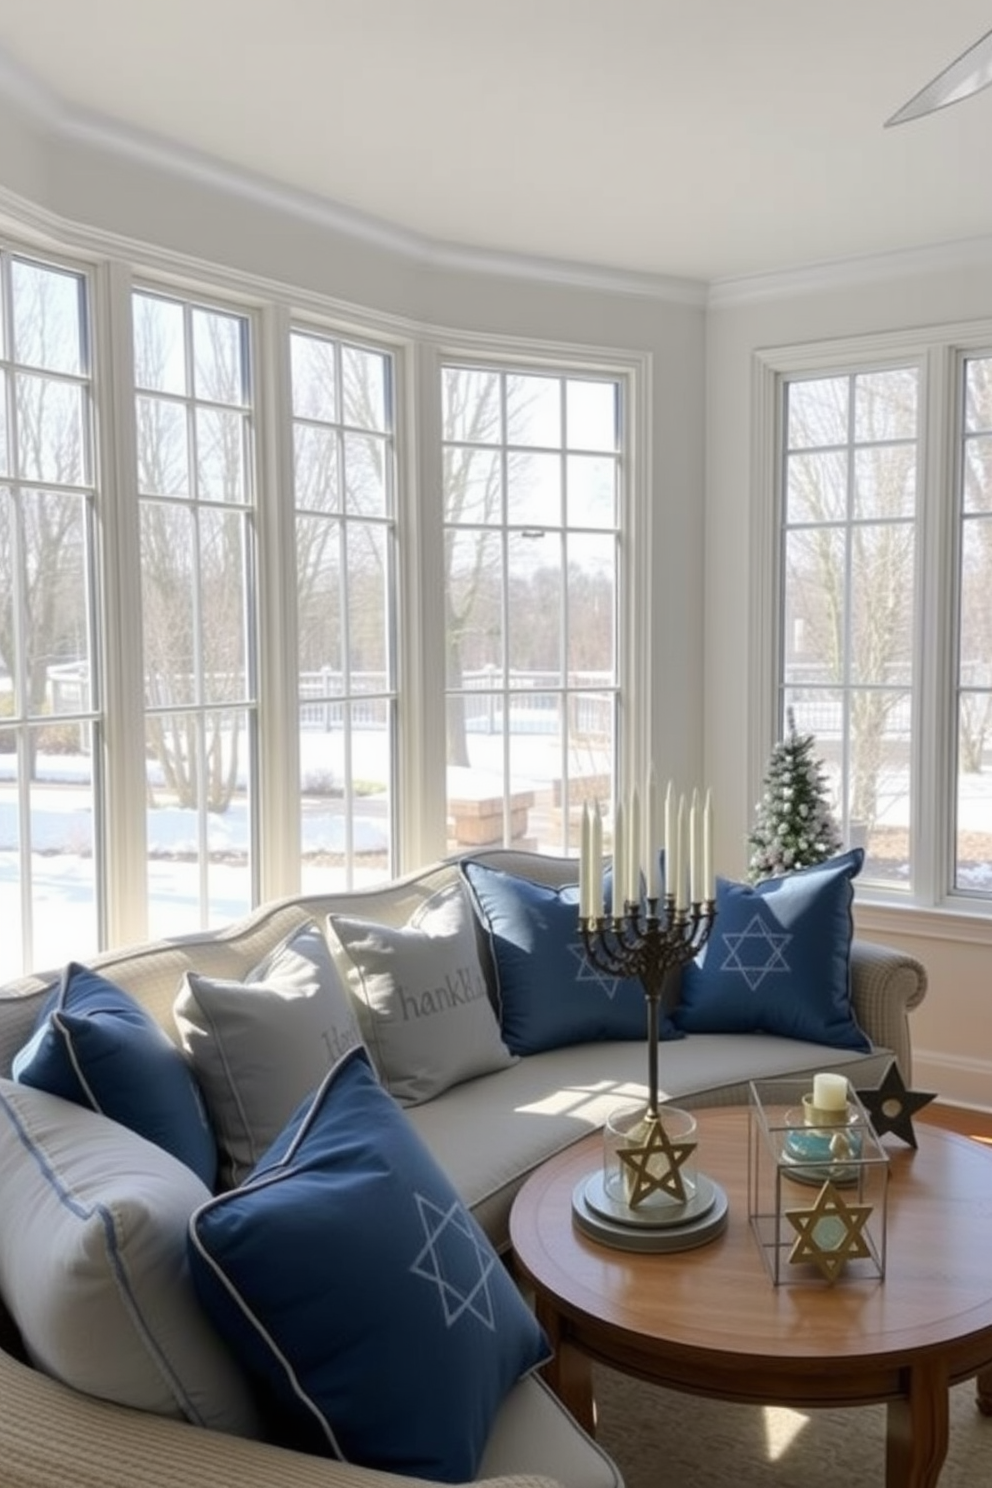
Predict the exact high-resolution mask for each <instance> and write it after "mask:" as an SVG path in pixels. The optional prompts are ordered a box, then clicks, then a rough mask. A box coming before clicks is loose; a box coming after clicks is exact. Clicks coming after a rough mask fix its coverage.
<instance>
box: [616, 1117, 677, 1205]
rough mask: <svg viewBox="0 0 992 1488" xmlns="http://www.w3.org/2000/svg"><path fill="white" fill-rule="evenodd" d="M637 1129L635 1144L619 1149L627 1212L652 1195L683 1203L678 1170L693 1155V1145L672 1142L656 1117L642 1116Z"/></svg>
mask: <svg viewBox="0 0 992 1488" xmlns="http://www.w3.org/2000/svg"><path fill="white" fill-rule="evenodd" d="M637 1130H638V1138H639V1139H638V1143H637V1145H636V1146H634V1145H630V1146H627V1147H621V1149H620V1153H619V1157H620V1165H621V1168H622V1170H623V1172H624V1187H625V1188H626V1190H627V1202H628V1204H629V1205H630V1207H631V1209H636V1208H637V1206H638V1204H643V1202H644V1200H645V1199H647V1198H649V1197H650V1196H651V1194H653V1193H667V1194H669V1195H670V1196H671V1197H672V1198H673V1199H676V1200H677V1201H678V1202H679V1203H680V1204H684V1203H685V1201H686V1193H685V1184H684V1183H683V1181H682V1174H681V1173H680V1172H679V1169H680V1168H681V1166H682V1164H683V1163H684V1162H686V1161H687V1160H688V1158H689V1157H690V1155H691V1154H692V1153H693V1152H695V1150H696V1143H695V1142H673V1141H672V1139H671V1137H670V1136H669V1135H668V1132H667V1131H666V1130H665V1124H664V1122H663V1121H662V1119H661V1117H660V1116H648V1117H646V1118H645V1120H644V1122H643V1123H642V1124H641V1125H640V1126H639V1127H638V1128H637Z"/></svg>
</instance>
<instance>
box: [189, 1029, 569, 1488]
mask: <svg viewBox="0 0 992 1488" xmlns="http://www.w3.org/2000/svg"><path fill="white" fill-rule="evenodd" d="M189 1254H190V1267H191V1271H192V1275H193V1282H194V1285H195V1287H196V1290H197V1292H198V1294H199V1297H200V1300H201V1303H202V1305H203V1306H204V1308H205V1309H206V1311H207V1314H208V1316H209V1317H210V1318H211V1319H212V1321H213V1323H214V1326H215V1327H216V1328H217V1329H218V1331H219V1332H220V1334H221V1336H222V1337H223V1338H225V1339H226V1341H227V1343H228V1344H229V1346H230V1347H231V1348H232V1350H233V1352H234V1355H235V1357H236V1358H237V1359H239V1360H240V1362H241V1363H242V1365H243V1366H244V1367H245V1368H246V1369H247V1370H248V1372H249V1374H250V1375H251V1376H252V1377H253V1378H254V1379H255V1380H256V1382H257V1383H258V1386H259V1389H260V1392H261V1395H262V1397H263V1402H264V1404H265V1405H266V1407H267V1408H268V1411H269V1414H270V1415H272V1416H273V1417H274V1418H276V1419H279V1420H280V1421H281V1423H282V1425H283V1428H284V1431H285V1428H286V1427H291V1428H292V1429H291V1434H290V1435H289V1436H288V1440H289V1442H290V1443H291V1444H292V1445H294V1446H296V1447H298V1448H300V1449H301V1450H305V1451H314V1452H320V1453H322V1454H323V1455H324V1456H336V1457H339V1458H341V1459H342V1460H344V1461H346V1462H355V1463H360V1464H362V1465H365V1466H368V1467H376V1468H382V1469H386V1470H388V1471H391V1472H399V1473H408V1474H412V1475H414V1476H418V1477H428V1478H437V1479H441V1480H443V1481H445V1482H464V1481H467V1480H468V1479H471V1478H473V1477H475V1476H476V1473H477V1470H478V1467H479V1463H480V1460H481V1457H482V1452H483V1449H484V1447H485V1445H486V1441H487V1438H488V1436H489V1433H490V1429H491V1427H492V1423H493V1420H494V1418H495V1416H496V1413H497V1411H498V1410H499V1407H500V1404H501V1402H502V1401H503V1398H504V1396H505V1395H506V1394H507V1393H508V1392H509V1390H510V1389H511V1388H512V1387H513V1385H514V1384H515V1383H516V1381H517V1380H518V1379H520V1378H521V1377H522V1376H523V1375H525V1374H527V1373H528V1372H529V1371H530V1370H532V1369H534V1368H535V1367H536V1366H537V1365H538V1364H540V1363H542V1362H543V1361H544V1360H545V1359H547V1357H548V1352H549V1351H548V1346H547V1341H546V1339H545V1337H544V1334H543V1332H542V1331H541V1329H540V1327H539V1326H538V1324H537V1322H536V1320H535V1318H534V1316H533V1314H532V1312H531V1311H530V1309H529V1308H528V1306H527V1305H526V1303H525V1302H524V1301H523V1298H522V1297H521V1296H520V1293H519V1292H518V1291H517V1288H516V1287H515V1285H514V1283H513V1281H512V1280H511V1279H510V1276H509V1273H508V1272H507V1270H506V1268H505V1267H504V1266H503V1264H502V1262H501V1261H500V1259H499V1257H498V1256H497V1255H496V1252H495V1251H494V1250H493V1248H492V1246H491V1245H490V1243H489V1241H488V1240H487V1239H486V1236H485V1235H484V1234H483V1232H482V1230H481V1229H480V1228H479V1226H478V1224H477V1223H476V1221H475V1220H474V1219H473V1218H472V1216H471V1215H470V1214H469V1213H468V1211H467V1210H466V1209H465V1207H464V1205H463V1204H462V1202H461V1200H460V1199H459V1197H458V1195H457V1194H456V1192H455V1190H454V1188H453V1187H452V1185H451V1182H450V1180H449V1179H448V1178H447V1177H446V1176H445V1174H444V1173H443V1172H442V1170H441V1169H440V1168H439V1166H438V1165H437V1163H436V1162H435V1160H434V1158H433V1157H432V1156H431V1154H430V1153H429V1152H428V1151H427V1149H426V1147H425V1146H424V1145H423V1143H422V1141H421V1139H420V1137H419V1136H418V1134H417V1132H416V1131H415V1130H414V1128H413V1126H412V1125H411V1124H410V1122H409V1121H408V1120H407V1118H406V1116H405V1115H404V1114H403V1111H402V1110H401V1108H400V1107H399V1106H398V1105H397V1103H396V1102H395V1100H394V1099H393V1097H392V1096H391V1095H389V1094H388V1093H387V1092H386V1091H385V1090H384V1089H383V1088H382V1086H381V1085H380V1084H379V1082H378V1080H377V1078H376V1076H375V1074H374V1073H373V1071H372V1068H371V1066H370V1064H369V1059H368V1054H367V1052H366V1051H365V1049H363V1048H356V1049H353V1050H351V1051H349V1052H348V1053H347V1054H345V1055H344V1056H343V1058H342V1059H341V1060H339V1062H338V1063H337V1064H336V1065H335V1066H334V1067H333V1068H332V1069H331V1070H330V1072H329V1073H328V1075H327V1077H326V1078H325V1080H324V1081H323V1082H322V1084H321V1085H320V1086H319V1087H318V1089H317V1091H316V1093H315V1095H314V1096H313V1098H312V1100H310V1101H309V1102H306V1103H304V1104H303V1105H302V1106H301V1107H300V1109H299V1110H298V1111H297V1112H296V1114H295V1115H294V1117H293V1118H292V1120H291V1121H290V1123H289V1125H288V1126H287V1128H286V1130H285V1132H284V1133H283V1134H282V1136H281V1137H279V1138H278V1139H277V1140H276V1142H275V1143H273V1145H272V1147H271V1148H270V1149H269V1151H268V1152H267V1153H266V1155H265V1157H264V1158H263V1159H262V1161H261V1162H260V1163H259V1164H258V1166H257V1167H256V1168H255V1170H254V1171H253V1173H252V1174H251V1175H250V1177H249V1178H248V1179H247V1180H246V1182H245V1184H244V1185H243V1186H242V1187H241V1188H239V1189H234V1190H232V1191H230V1192H228V1193H225V1194H221V1195H219V1196H218V1197H217V1198H215V1199H211V1200H210V1201H209V1202H208V1203H206V1204H204V1205H203V1206H202V1207H201V1208H199V1209H197V1210H195V1211H194V1213H193V1215H192V1217H191V1219H190V1243H189Z"/></svg>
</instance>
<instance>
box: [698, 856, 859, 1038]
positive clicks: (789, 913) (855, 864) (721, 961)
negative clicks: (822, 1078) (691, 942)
mask: <svg viewBox="0 0 992 1488" xmlns="http://www.w3.org/2000/svg"><path fill="white" fill-rule="evenodd" d="M863 860H864V852H863V850H862V849H861V848H860V847H858V848H854V849H852V851H851V852H848V853H843V854H841V855H840V856H838V857H834V858H830V859H828V860H827V862H825V863H818V864H816V865H815V866H814V867H811V868H802V869H799V870H797V871H796V872H795V873H788V874H785V875H784V876H783V877H781V878H769V879H765V881H764V882H762V883H759V884H755V885H753V886H752V885H750V884H740V883H732V882H730V881H729V880H728V879H723V878H719V879H717V889H716V920H715V922H714V926H713V930H712V933H711V935H710V939H709V941H708V943H707V944H706V946H705V947H704V948H703V950H702V952H701V953H700V955H699V956H698V957H697V959H696V960H695V961H694V962H691V963H690V964H689V965H688V966H687V967H685V969H684V971H683V973H682V991H681V999H680V1002H679V1005H678V1007H677V1008H676V1010H675V1014H674V1016H675V1020H676V1022H677V1023H678V1025H679V1027H680V1028H681V1029H683V1030H684V1031H685V1032H686V1033H774V1034H779V1035H781V1036H782V1037H784V1038H795V1039H805V1040H807V1041H809V1042H811V1043H816V1044H829V1045H830V1046H832V1047H834V1048H838V1049H861V1050H865V1051H868V1050H870V1049H871V1043H870V1041H869V1040H868V1039H867V1038H866V1037H865V1035H864V1033H862V1031H861V1029H860V1028H859V1027H858V1025H857V1023H856V1021H855V1018H854V1012H853V1010H852V1007H851V937H852V934H853V923H852V918H851V906H852V903H853V900H854V885H853V882H852V880H853V879H854V878H855V876H856V875H857V873H858V872H859V870H860V868H861V864H862V862H863Z"/></svg>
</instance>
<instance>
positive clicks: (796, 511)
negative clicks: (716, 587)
mask: <svg viewBox="0 0 992 1488" xmlns="http://www.w3.org/2000/svg"><path fill="white" fill-rule="evenodd" d="M918 393H919V373H918V370H917V368H915V367H912V366H909V367H898V368H888V369H883V370H871V371H864V372H857V373H852V374H843V375H839V376H833V377H816V378H805V379H802V378H798V379H794V380H791V381H789V380H786V381H785V383H784V397H785V417H784V420H783V427H784V429H785V446H784V449H783V455H782V458H783V491H784V501H783V528H782V544H781V554H782V560H781V561H782V567H781V596H782V630H781V657H782V660H781V676H780V692H779V698H780V716H779V728H780V731H784V728H785V721H786V717H787V712H788V710H789V709H790V708H791V709H792V710H793V712H794V714H795V720H796V725H797V727H798V728H799V729H800V731H801V732H809V733H813V734H814V735H815V737H816V754H817V757H818V758H819V759H822V761H823V764H824V768H825V772H826V776H827V780H828V783H829V787H830V790H831V795H832V805H833V808H834V810H835V812H836V815H837V818H838V821H839V822H840V824H841V829H842V834H843V837H844V840H845V842H847V843H848V845H850V846H856V845H860V846H863V847H864V848H865V853H866V855H865V866H864V869H863V870H862V874H861V881H862V882H876V883H878V884H884V885H885V887H886V888H888V889H898V890H903V891H906V890H910V889H911V888H912V872H911V862H910V837H911V826H912V822H911V809H910V808H911V801H912V781H911V761H912V713H913V689H914V685H915V667H914V657H913V639H914V620H915V607H916V601H915V564H916V555H915V518H916V471H917V467H918V451H917V442H918V412H917V404H918Z"/></svg>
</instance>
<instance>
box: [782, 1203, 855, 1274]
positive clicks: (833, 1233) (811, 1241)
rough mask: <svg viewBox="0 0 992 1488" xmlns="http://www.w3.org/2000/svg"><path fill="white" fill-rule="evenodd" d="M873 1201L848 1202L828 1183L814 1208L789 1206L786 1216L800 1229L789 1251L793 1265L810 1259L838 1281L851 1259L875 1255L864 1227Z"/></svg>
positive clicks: (790, 1262) (795, 1228) (796, 1229)
mask: <svg viewBox="0 0 992 1488" xmlns="http://www.w3.org/2000/svg"><path fill="white" fill-rule="evenodd" d="M870 1214H871V1205H870V1204H845V1202H844V1200H843V1198H842V1197H841V1195H840V1193H839V1192H838V1190H837V1189H836V1188H835V1187H834V1185H833V1184H832V1183H829V1182H828V1183H825V1184H824V1185H823V1187H822V1188H821V1189H820V1192H819V1193H818V1194H817V1196H816V1203H815V1204H814V1205H813V1207H812V1209H787V1210H786V1212H785V1217H786V1219H787V1220H788V1221H789V1223H790V1224H791V1225H792V1227H793V1229H794V1230H795V1231H796V1233H797V1238H796V1240H795V1242H794V1244H793V1246H792V1250H791V1251H790V1252H789V1264H790V1266H798V1265H800V1264H801V1263H802V1262H804V1261H810V1262H811V1263H812V1264H813V1265H814V1266H816V1267H817V1269H818V1270H819V1271H820V1272H821V1273H822V1275H823V1276H825V1277H826V1279H827V1281H831V1282H832V1281H836V1280H837V1277H838V1276H839V1275H840V1273H841V1272H842V1271H843V1269H844V1267H845V1265H846V1264H847V1262H848V1261H849V1260H859V1259H862V1260H867V1259H870V1257H871V1251H870V1250H869V1248H868V1242H867V1240H866V1239H865V1237H864V1233H863V1232H864V1227H865V1225H866V1224H867V1222H868V1218H869V1216H870Z"/></svg>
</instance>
